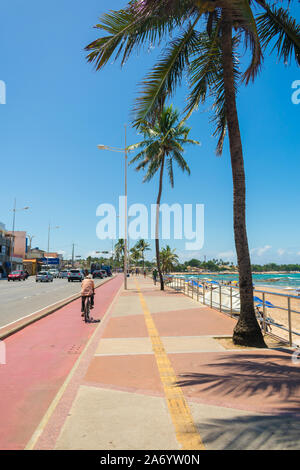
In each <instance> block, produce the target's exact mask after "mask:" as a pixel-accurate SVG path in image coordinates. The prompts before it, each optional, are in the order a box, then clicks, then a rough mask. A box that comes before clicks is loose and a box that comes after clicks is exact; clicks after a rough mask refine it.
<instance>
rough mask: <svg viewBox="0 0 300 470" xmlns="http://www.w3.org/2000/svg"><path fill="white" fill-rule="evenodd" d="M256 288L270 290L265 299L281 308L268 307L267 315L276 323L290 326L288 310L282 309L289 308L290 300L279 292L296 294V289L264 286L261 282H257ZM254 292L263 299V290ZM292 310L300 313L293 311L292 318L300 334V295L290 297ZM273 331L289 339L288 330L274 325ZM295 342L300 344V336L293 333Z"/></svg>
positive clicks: (295, 329)
mask: <svg viewBox="0 0 300 470" xmlns="http://www.w3.org/2000/svg"><path fill="white" fill-rule="evenodd" d="M255 289H256V290H257V291H265V292H268V293H266V294H265V300H266V301H268V302H271V303H272V304H273V305H274V306H276V307H281V308H267V309H266V315H267V316H269V317H271V318H273V320H275V321H276V323H279V324H280V325H282V326H284V327H286V328H288V312H287V310H282V308H285V309H287V308H288V300H287V297H281V296H280V295H275V294H276V293H277V294H284V295H285V296H286V295H292V296H294V295H295V293H294V291H291V290H286V289H278V288H275V287H269V286H268V287H263V286H260V285H259V284H256V286H255ZM257 291H256V292H254V295H256V296H257V297H259V298H261V299H262V294H261V292H257ZM290 304H291V310H295V311H298V312H299V313H295V312H292V313H291V320H292V330H293V331H295V332H297V333H299V334H300V296H299V297H298V298H290ZM272 333H274V334H276V335H278V336H281V337H283V338H285V339H288V332H285V331H283V330H281V329H279V328H277V327H272ZM293 342H294V343H296V344H299V345H300V336H296V335H293Z"/></svg>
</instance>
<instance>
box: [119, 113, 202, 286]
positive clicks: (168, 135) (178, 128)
mask: <svg viewBox="0 0 300 470" xmlns="http://www.w3.org/2000/svg"><path fill="white" fill-rule="evenodd" d="M139 131H140V132H141V133H142V134H143V136H144V140H142V141H141V142H139V143H137V144H135V145H131V146H130V147H128V150H129V151H133V150H137V149H139V150H140V151H139V153H138V154H137V155H136V156H135V157H134V158H133V159H132V160H131V161H130V164H133V163H138V165H137V167H136V170H137V171H139V170H145V169H147V171H146V175H145V177H144V182H147V181H150V180H151V179H152V178H153V176H154V175H155V174H156V173H157V172H159V187H158V195H157V200H156V222H155V225H156V229H155V251H156V262H157V270H158V274H159V279H160V288H161V290H164V280H163V276H162V272H161V265H160V252H159V209H160V202H161V195H162V188H163V177H164V171H165V168H166V169H167V172H168V177H169V181H170V184H171V186H172V188H173V187H174V172H173V164H174V162H176V163H177V165H178V166H179V168H180V169H181V170H182V171H186V172H187V173H189V174H190V169H189V167H188V165H187V163H186V161H185V159H184V158H183V156H182V154H183V152H184V146H185V145H186V144H195V145H199V142H197V141H196V140H191V139H189V138H188V135H189V132H190V128H188V127H186V126H185V124H184V123H182V122H179V112H178V111H177V110H173V107H172V106H169V107H166V106H164V107H163V109H162V111H161V113H159V114H157V116H156V118H155V120H154V121H153V123H151V122H148V121H143V122H141V123H140V125H139Z"/></svg>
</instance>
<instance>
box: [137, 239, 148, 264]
mask: <svg viewBox="0 0 300 470" xmlns="http://www.w3.org/2000/svg"><path fill="white" fill-rule="evenodd" d="M135 248H136V249H137V250H138V251H139V252H140V253H141V256H142V260H143V270H144V269H145V251H149V250H150V243H147V242H146V241H145V240H144V239H143V238H141V239H140V240H139V241H138V242H137V243H136V244H135Z"/></svg>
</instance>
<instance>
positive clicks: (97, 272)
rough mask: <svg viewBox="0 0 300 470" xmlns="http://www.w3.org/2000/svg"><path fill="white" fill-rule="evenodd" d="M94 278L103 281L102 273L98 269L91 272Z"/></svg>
mask: <svg viewBox="0 0 300 470" xmlns="http://www.w3.org/2000/svg"><path fill="white" fill-rule="evenodd" d="M96 277H98V278H99V279H103V273H102V271H100V270H99V269H97V270H96V271H94V272H93V279H95V278H96Z"/></svg>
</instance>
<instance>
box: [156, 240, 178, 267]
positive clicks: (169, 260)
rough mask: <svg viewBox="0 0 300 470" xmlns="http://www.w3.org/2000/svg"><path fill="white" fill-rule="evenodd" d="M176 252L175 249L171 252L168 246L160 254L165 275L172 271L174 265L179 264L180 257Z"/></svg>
mask: <svg viewBox="0 0 300 470" xmlns="http://www.w3.org/2000/svg"><path fill="white" fill-rule="evenodd" d="M175 251H176V250H175V249H174V250H171V248H170V246H169V245H167V246H166V248H163V249H162V250H161V252H160V258H161V269H162V272H163V273H164V274H165V273H169V272H170V271H172V270H173V269H174V265H175V264H178V255H176V253H175Z"/></svg>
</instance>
